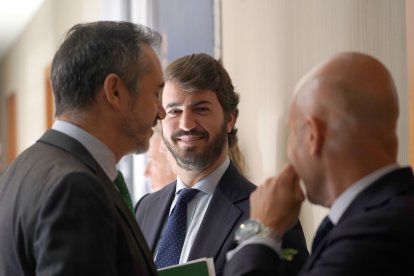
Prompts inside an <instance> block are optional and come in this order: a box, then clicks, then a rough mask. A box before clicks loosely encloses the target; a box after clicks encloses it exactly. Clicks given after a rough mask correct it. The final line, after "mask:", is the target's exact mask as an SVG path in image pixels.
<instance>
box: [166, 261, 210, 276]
mask: <svg viewBox="0 0 414 276" xmlns="http://www.w3.org/2000/svg"><path fill="white" fill-rule="evenodd" d="M158 273H159V275H160V276H216V273H215V271H214V261H213V258H201V259H197V260H193V261H189V262H187V263H182V264H178V265H173V266H168V267H164V268H161V269H159V270H158Z"/></svg>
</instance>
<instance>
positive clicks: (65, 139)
mask: <svg viewBox="0 0 414 276" xmlns="http://www.w3.org/2000/svg"><path fill="white" fill-rule="evenodd" d="M39 141H40V142H42V143H46V144H50V145H53V146H56V147H59V148H61V149H62V150H65V151H67V152H69V153H71V154H72V155H74V156H75V157H76V158H77V159H78V160H79V161H80V162H82V163H83V164H85V165H86V166H87V167H89V168H90V169H91V171H92V172H93V173H94V174H95V175H96V176H97V177H98V178H99V179H100V182H101V183H102V186H103V187H104V189H105V190H106V191H107V194H108V195H109V197H110V198H111V200H112V202H114V204H115V206H116V208H117V209H118V212H119V214H120V216H121V217H122V219H123V220H124V221H125V223H126V225H128V227H129V229H130V230H131V233H132V235H133V237H134V238H135V240H136V242H137V244H138V248H139V250H140V251H141V253H142V255H143V256H145V258H146V261H147V263H148V266H149V267H152V268H153V270H155V266H154V263H153V260H152V256H150V255H149V254H148V253H149V252H150V251H149V249H148V245H147V243H146V241H145V238H144V236H143V234H142V232H141V230H140V229H139V227H138V225H137V223H136V221H135V218H134V216H133V214H132V213H131V211H130V210H129V209H128V208H127V206H126V205H125V204H124V203H123V200H122V198H121V196H120V195H119V193H118V191H117V190H116V188H115V185H114V183H113V182H112V181H111V180H110V179H109V178H108V176H107V175H106V174H105V172H104V171H103V169H102V168H101V167H100V166H99V164H98V163H97V162H96V160H95V159H94V158H93V157H92V155H91V154H90V153H89V151H88V150H87V149H86V148H85V147H84V146H83V145H82V144H81V143H79V142H78V141H77V140H75V139H73V138H71V137H70V136H68V135H66V134H63V133H60V132H58V131H55V130H53V129H50V130H48V131H47V132H46V133H45V134H44V135H43V136H42V137H41V138H40V139H39Z"/></svg>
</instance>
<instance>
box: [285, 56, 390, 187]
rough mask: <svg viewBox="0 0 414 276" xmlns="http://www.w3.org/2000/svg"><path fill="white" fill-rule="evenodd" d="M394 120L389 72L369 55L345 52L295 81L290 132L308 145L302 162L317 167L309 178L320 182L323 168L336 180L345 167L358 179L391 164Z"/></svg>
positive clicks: (298, 159)
mask: <svg viewBox="0 0 414 276" xmlns="http://www.w3.org/2000/svg"><path fill="white" fill-rule="evenodd" d="M397 119H398V99H397V93H396V88H395V84H394V81H393V79H392V77H391V74H390V73H389V71H388V70H387V69H386V68H385V66H384V65H383V64H382V63H381V62H379V61H378V60H376V59H375V58H373V57H371V56H368V55H365V54H361V53H353V52H347V53H340V54H337V55H335V56H333V57H331V58H330V59H328V60H327V61H325V62H323V63H321V64H320V65H318V66H316V67H315V68H314V69H313V70H311V71H310V72H309V73H308V74H307V75H306V76H305V77H304V78H303V79H302V80H301V81H300V82H299V84H298V85H297V87H296V94H295V98H294V101H293V104H292V108H291V127H292V130H291V132H295V133H296V136H300V137H301V139H303V140H302V142H301V143H307V142H309V148H308V149H309V156H307V158H314V160H312V162H314V163H315V164H319V165H320V166H319V167H316V165H315V167H314V168H313V169H312V171H309V175H310V176H315V174H314V172H315V171H318V170H319V171H320V174H319V179H318V181H321V182H322V181H323V178H326V176H327V175H326V173H323V171H324V170H325V171H326V170H330V171H332V173H333V174H335V170H336V172H337V173H338V174H337V176H339V175H341V173H342V175H343V170H344V169H346V170H347V172H352V171H353V172H355V174H354V177H353V178H356V179H358V177H360V176H361V175H364V174H366V173H369V172H370V171H372V170H375V169H377V168H379V167H382V166H385V165H387V164H390V163H395V162H396V158H397V144H398V142H397V136H396V126H397ZM292 121H293V123H292ZM299 131H301V132H299ZM302 157H303V156H302ZM294 159H295V158H294ZM291 161H292V160H291ZM299 161H301V160H300V158H296V160H294V162H293V163H295V162H296V163H299ZM302 161H303V160H302ZM307 161H308V162H307V163H308V164H309V161H311V160H307ZM294 165H295V164H294ZM338 168H339V171H338ZM299 173H300V172H299ZM350 175H352V173H350ZM309 178H311V177H309ZM333 178H335V176H334V177H333ZM325 180H326V179H325ZM354 180H355V179H349V181H348V182H349V183H352V181H354ZM335 181H336V179H335ZM345 186H346V185H345Z"/></svg>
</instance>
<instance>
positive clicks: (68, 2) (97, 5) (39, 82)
mask: <svg viewBox="0 0 414 276" xmlns="http://www.w3.org/2000/svg"><path fill="white" fill-rule="evenodd" d="M100 18H101V2H100V0H45V1H44V3H43V5H42V6H41V8H40V9H39V11H38V12H37V14H36V15H35V17H34V18H33V19H32V21H31V22H30V23H29V25H28V26H27V28H26V29H25V31H24V32H23V34H22V35H21V36H20V38H19V39H18V40H17V41H16V43H15V44H14V45H13V47H12V48H11V49H10V50H9V51H8V53H7V55H6V56H5V57H4V58H3V59H2V60H1V63H0V93H1V104H2V111H3V112H2V116H1V117H2V118H1V120H2V126H3V128H4V126H5V114H4V104H5V99H6V97H7V96H8V95H9V94H10V93H15V94H16V98H17V103H16V105H17V126H18V128H17V151H18V153H20V152H22V151H23V150H24V149H26V148H27V147H28V146H30V145H31V144H33V143H34V142H35V141H36V140H37V139H38V138H39V137H40V136H41V135H42V133H43V132H44V131H45V130H46V106H45V95H46V93H45V69H46V67H47V66H48V65H49V64H50V63H51V61H52V58H53V55H54V53H55V51H56V49H57V47H58V46H59V43H60V41H61V40H62V38H63V37H64V34H65V33H66V31H67V30H68V29H69V28H70V27H71V26H72V25H74V24H76V23H80V22H85V21H95V20H99V19H100ZM5 131H6V130H5V129H3V130H2V138H3V139H1V140H2V141H4V136H5ZM6 146H7V145H4V147H6Z"/></svg>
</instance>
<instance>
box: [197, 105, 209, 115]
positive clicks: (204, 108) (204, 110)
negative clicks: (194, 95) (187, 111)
mask: <svg viewBox="0 0 414 276" xmlns="http://www.w3.org/2000/svg"><path fill="white" fill-rule="evenodd" d="M194 110H195V111H196V112H198V113H201V114H204V113H207V112H209V111H210V108H209V107H207V106H197V107H195V108H194Z"/></svg>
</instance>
